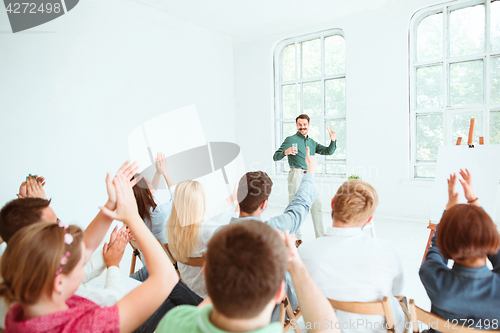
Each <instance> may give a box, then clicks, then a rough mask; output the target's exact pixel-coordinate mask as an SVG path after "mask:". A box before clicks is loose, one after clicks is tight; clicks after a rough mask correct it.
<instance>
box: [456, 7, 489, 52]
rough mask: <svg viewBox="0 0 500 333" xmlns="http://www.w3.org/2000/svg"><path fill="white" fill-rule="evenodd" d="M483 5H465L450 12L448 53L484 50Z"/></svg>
mask: <svg viewBox="0 0 500 333" xmlns="http://www.w3.org/2000/svg"><path fill="white" fill-rule="evenodd" d="M484 29H485V10H484V5H477V6H472V7H466V8H463V9H459V10H454V11H452V12H451V13H450V55H451V56H460V55H466V54H473V53H481V52H484Z"/></svg>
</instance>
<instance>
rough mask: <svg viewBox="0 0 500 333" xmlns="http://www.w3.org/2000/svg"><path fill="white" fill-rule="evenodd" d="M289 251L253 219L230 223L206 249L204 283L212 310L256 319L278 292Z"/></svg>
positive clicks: (278, 237) (270, 232) (269, 229)
mask: <svg viewBox="0 0 500 333" xmlns="http://www.w3.org/2000/svg"><path fill="white" fill-rule="evenodd" d="M287 261H288V252H287V249H286V247H285V243H284V242H283V240H282V239H281V238H280V236H279V235H278V233H277V232H276V231H274V230H273V229H272V228H271V227H270V226H269V225H267V224H265V223H263V222H260V221H255V220H249V221H243V222H238V223H234V224H230V225H228V226H226V227H224V228H222V229H221V230H220V231H219V232H217V233H216V234H215V235H214V236H213V237H212V239H211V240H210V242H209V243H208V246H207V256H206V265H205V280H206V286H207V292H208V295H209V296H210V298H211V299H212V302H213V304H214V308H215V309H217V311H219V312H220V313H221V314H223V315H224V316H226V317H228V318H235V319H248V318H253V317H255V316H257V315H258V314H259V313H260V312H262V310H263V309H264V307H265V306H266V305H267V304H268V303H269V302H270V301H271V300H272V299H273V297H274V296H275V295H276V293H277V292H278V291H279V289H280V286H281V283H282V281H283V279H284V278H285V271H286V267H287Z"/></svg>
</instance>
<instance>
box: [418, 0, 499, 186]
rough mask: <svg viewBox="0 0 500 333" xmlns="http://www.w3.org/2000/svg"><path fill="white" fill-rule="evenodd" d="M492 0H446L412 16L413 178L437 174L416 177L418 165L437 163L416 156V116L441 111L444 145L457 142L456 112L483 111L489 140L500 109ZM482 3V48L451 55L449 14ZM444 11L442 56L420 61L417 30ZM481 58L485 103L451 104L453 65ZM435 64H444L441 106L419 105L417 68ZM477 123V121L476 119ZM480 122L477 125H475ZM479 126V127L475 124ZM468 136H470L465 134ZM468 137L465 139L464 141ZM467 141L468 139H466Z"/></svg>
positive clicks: (485, 131) (426, 178)
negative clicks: (494, 99)
mask: <svg viewBox="0 0 500 333" xmlns="http://www.w3.org/2000/svg"><path fill="white" fill-rule="evenodd" d="M491 2H492V1H491V0H472V1H471V0H463V1H457V2H447V3H443V4H439V5H435V6H431V7H427V8H424V9H421V10H419V11H417V12H416V13H415V14H414V15H413V17H412V18H411V20H410V29H409V73H410V75H409V90H410V91H409V92H410V100H409V111H410V112H409V113H410V140H409V142H410V156H409V162H410V163H409V176H410V179H413V180H415V179H416V180H434V177H416V172H415V170H416V167H417V166H425V165H432V166H435V165H437V161H434V162H432V161H431V162H428V161H420V162H419V161H418V160H417V126H416V123H417V116H419V115H442V117H443V119H442V121H443V124H442V125H443V145H453V144H455V139H456V138H451V136H450V134H451V132H452V128H451V126H452V117H453V115H455V114H463V115H466V114H467V113H472V112H481V113H482V128H481V130H482V136H484V140H485V144H488V143H489V140H490V115H491V112H496V111H500V104H498V105H497V104H493V103H491V99H490V94H491V77H490V74H491V59H492V58H496V57H500V50H497V51H494V52H493V51H492V50H491V36H490V33H491V30H490V27H491V9H490V5H491ZM481 4H483V5H484V6H485V26H484V43H485V47H484V49H483V52H480V53H475V54H469V55H465V56H450V55H449V45H448V44H449V40H450V22H449V17H450V13H451V12H452V11H455V10H458V9H463V8H467V7H473V6H476V5H481ZM439 13H443V21H442V31H441V32H442V36H441V38H442V46H441V52H442V54H441V58H438V59H434V60H426V61H417V52H418V49H417V34H418V27H419V24H420V23H421V22H422V21H423V20H424V19H425V18H427V17H429V16H431V15H434V14H439ZM474 60H481V61H483V103H482V104H476V105H467V106H451V103H450V90H451V89H449V88H450V87H449V84H450V66H451V65H452V64H456V63H465V62H467V61H474ZM432 65H441V66H442V74H441V75H442V76H441V82H442V95H441V98H442V99H441V102H442V105H441V107H438V108H424V109H417V70H418V69H419V68H423V67H428V66H432ZM476 124H477V122H476ZM476 126H477V125H476ZM476 128H477V127H476ZM464 139H465V140H466V139H467V138H464ZM465 140H462V144H463V142H464V141H465ZM465 143H466V141H465Z"/></svg>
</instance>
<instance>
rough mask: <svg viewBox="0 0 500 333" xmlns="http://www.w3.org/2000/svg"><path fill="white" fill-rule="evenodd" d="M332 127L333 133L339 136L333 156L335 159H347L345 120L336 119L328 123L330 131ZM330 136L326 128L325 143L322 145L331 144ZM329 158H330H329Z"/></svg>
mask: <svg viewBox="0 0 500 333" xmlns="http://www.w3.org/2000/svg"><path fill="white" fill-rule="evenodd" d="M330 126H332V128H333V131H334V132H335V133H336V134H337V149H335V153H333V155H332V156H331V157H332V158H334V159H345V158H346V133H345V119H335V120H328V121H326V127H327V128H328V129H329V128H330ZM330 141H331V140H330V135H329V134H328V131H327V129H326V128H325V142H323V143H321V142H320V143H321V144H323V145H325V146H327V145H329V144H330ZM327 158H328V157H327Z"/></svg>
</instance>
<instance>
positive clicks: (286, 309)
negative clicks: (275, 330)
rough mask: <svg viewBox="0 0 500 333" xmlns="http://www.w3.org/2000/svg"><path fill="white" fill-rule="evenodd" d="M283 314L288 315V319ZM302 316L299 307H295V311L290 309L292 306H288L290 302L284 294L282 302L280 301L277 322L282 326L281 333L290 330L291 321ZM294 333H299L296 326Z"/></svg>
mask: <svg viewBox="0 0 500 333" xmlns="http://www.w3.org/2000/svg"><path fill="white" fill-rule="evenodd" d="M285 314H287V315H288V318H286V317H285ZM301 315H302V313H301V311H300V307H297V308H296V309H295V310H294V309H292V306H291V305H290V300H289V299H288V296H287V294H286V293H285V296H284V297H283V300H282V301H281V305H280V315H279V322H280V323H281V324H282V325H283V333H285V332H287V331H288V330H289V329H290V326H291V324H292V323H291V321H292V320H294V319H295V321H297V319H299V318H300V316H301ZM294 331H295V333H300V328H299V327H298V325H296V326H295V327H294Z"/></svg>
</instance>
